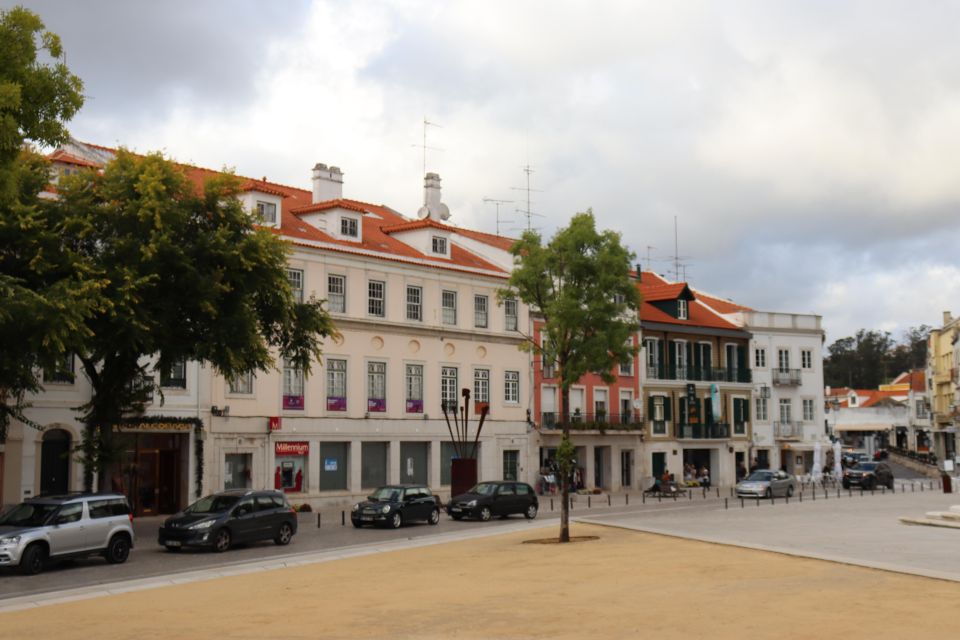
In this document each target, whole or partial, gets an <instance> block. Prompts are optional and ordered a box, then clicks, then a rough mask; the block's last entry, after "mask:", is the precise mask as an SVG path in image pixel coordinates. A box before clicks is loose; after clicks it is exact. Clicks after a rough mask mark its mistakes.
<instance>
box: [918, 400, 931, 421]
mask: <svg viewBox="0 0 960 640" xmlns="http://www.w3.org/2000/svg"><path fill="white" fill-rule="evenodd" d="M916 407H917V418H920V419H925V418H928V417H930V416H929V415H928V414H927V402H926V400H923V399H920V400H917V401H916Z"/></svg>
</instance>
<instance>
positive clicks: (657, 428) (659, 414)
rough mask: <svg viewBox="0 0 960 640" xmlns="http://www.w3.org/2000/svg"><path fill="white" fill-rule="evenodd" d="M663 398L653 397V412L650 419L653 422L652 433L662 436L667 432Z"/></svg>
mask: <svg viewBox="0 0 960 640" xmlns="http://www.w3.org/2000/svg"><path fill="white" fill-rule="evenodd" d="M666 401H667V399H666V398H665V397H664V396H653V411H652V412H651V415H650V419H651V420H653V432H654V433H655V434H657V435H663V434H665V433H666V432H667V411H666V408H665V407H666Z"/></svg>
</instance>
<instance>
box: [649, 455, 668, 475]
mask: <svg viewBox="0 0 960 640" xmlns="http://www.w3.org/2000/svg"><path fill="white" fill-rule="evenodd" d="M652 468H653V477H654V479H655V480H656V479H658V478H662V477H663V474H664V473H665V472H666V470H667V452H666V451H654V452H653V459H652Z"/></svg>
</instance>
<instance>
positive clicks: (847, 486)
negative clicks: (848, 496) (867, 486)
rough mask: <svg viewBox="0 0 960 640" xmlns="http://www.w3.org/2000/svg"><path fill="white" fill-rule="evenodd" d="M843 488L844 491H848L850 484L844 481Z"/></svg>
mask: <svg viewBox="0 0 960 640" xmlns="http://www.w3.org/2000/svg"><path fill="white" fill-rule="evenodd" d="M843 488H844V489H849V488H850V483H849V482H847V481H846V480H844V482H843Z"/></svg>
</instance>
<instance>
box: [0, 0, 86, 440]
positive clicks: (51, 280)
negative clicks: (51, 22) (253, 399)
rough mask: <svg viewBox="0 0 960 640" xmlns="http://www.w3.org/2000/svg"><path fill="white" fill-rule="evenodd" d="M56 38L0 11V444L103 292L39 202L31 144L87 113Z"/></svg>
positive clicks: (26, 15)
mask: <svg viewBox="0 0 960 640" xmlns="http://www.w3.org/2000/svg"><path fill="white" fill-rule="evenodd" d="M62 54H63V51H62V48H61V46H60V40H59V38H58V37H57V36H56V34H53V33H50V32H49V31H46V28H45V27H44V25H43V22H42V21H41V20H40V18H39V17H38V16H37V15H36V14H34V13H32V12H30V11H28V10H26V9H23V8H21V7H16V8H14V9H11V10H9V11H0V442H3V441H4V440H5V438H6V432H7V426H8V425H9V423H10V420H11V418H16V419H19V420H21V421H24V422H27V423H29V421H28V420H27V419H26V418H25V416H24V415H23V410H24V408H25V405H24V396H25V394H27V393H29V392H32V391H36V390H37V389H38V388H39V380H38V378H37V372H38V371H39V370H40V369H41V368H43V367H50V366H52V365H53V363H55V362H56V361H57V360H58V359H59V358H60V357H61V356H62V355H63V354H64V353H66V352H68V351H70V350H72V349H73V348H74V347H75V345H76V343H77V342H78V341H79V340H80V339H82V338H83V336H84V327H83V324H82V320H83V319H84V318H85V317H87V316H88V315H89V314H90V313H91V312H92V309H93V307H94V306H95V305H96V304H97V303H96V293H97V291H98V288H99V283H98V282H97V281H96V280H95V279H92V278H90V274H89V273H86V272H85V271H84V268H83V266H82V264H81V263H80V262H79V261H78V260H77V259H76V257H77V256H76V253H75V252H73V251H72V249H71V247H69V246H66V245H64V244H63V242H62V238H63V234H64V231H65V228H64V225H65V224H67V223H66V221H65V220H63V219H57V218H51V217H49V216H48V213H47V212H46V211H45V210H44V208H43V206H42V203H41V202H40V200H39V194H40V192H41V191H42V190H43V189H44V187H45V186H46V184H47V182H48V181H49V178H50V175H49V166H48V164H47V163H46V162H45V161H44V160H43V159H42V158H41V157H39V156H38V155H37V154H36V153H33V152H31V151H29V150H28V149H26V148H25V147H24V145H25V144H26V143H27V142H35V143H38V144H43V145H56V144H58V143H61V142H63V141H65V140H66V139H67V130H66V122H67V121H68V120H69V119H70V118H71V117H72V116H73V115H74V114H75V113H76V112H77V110H78V109H79V108H80V106H81V105H82V104H83V95H82V89H83V84H82V83H81V82H80V79H79V78H77V77H76V76H75V75H73V74H71V73H70V71H69V70H68V69H67V67H66V65H65V64H63V62H62V61H61V60H60V58H61V56H62Z"/></svg>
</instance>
